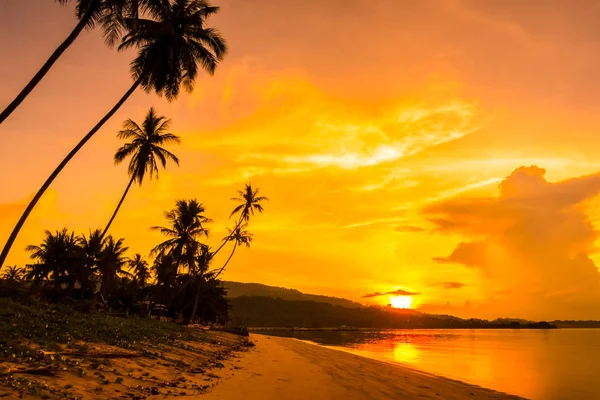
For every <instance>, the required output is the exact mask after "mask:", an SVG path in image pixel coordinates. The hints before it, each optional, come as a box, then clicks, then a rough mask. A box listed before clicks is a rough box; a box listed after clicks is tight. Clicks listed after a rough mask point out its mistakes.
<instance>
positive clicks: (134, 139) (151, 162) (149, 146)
mask: <svg viewBox="0 0 600 400" xmlns="http://www.w3.org/2000/svg"><path fill="white" fill-rule="evenodd" d="M170 122H171V120H167V119H165V117H159V116H158V115H156V112H155V111H154V108H150V111H148V114H147V115H146V118H145V119H144V122H143V124H142V126H141V127H140V126H139V125H138V124H136V123H135V122H134V121H133V120H131V119H128V120H127V121H125V123H124V124H123V130H121V131H120V132H119V134H118V136H117V137H118V138H119V139H131V142H129V143H126V144H125V145H123V146H122V147H121V148H120V149H119V150H118V151H117V153H116V154H115V164H117V165H118V164H120V163H121V162H123V160H125V158H127V157H129V156H131V160H130V161H129V168H128V171H127V172H128V173H129V176H130V177H131V179H130V180H129V184H128V185H127V188H125V193H123V196H122V197H121V200H120V201H119V204H117V208H116V209H115V212H114V213H113V215H112V216H111V217H110V220H109V221H108V224H106V228H104V231H103V232H102V236H104V235H106V232H108V229H109V228H110V225H111V224H112V222H113V220H114V219H115V217H116V216H117V213H118V212H119V208H121V205H122V204H123V201H124V200H125V197H126V196H127V193H128V192H129V189H130V188H131V185H133V183H134V182H137V183H138V184H139V185H140V186H141V185H142V182H143V181H144V177H145V176H146V174H148V175H149V177H150V179H152V178H153V177H156V178H158V165H159V164H161V165H162V167H163V168H166V167H167V159H170V160H172V161H173V162H174V163H175V164H177V165H179V159H178V158H177V157H176V156H175V155H174V154H173V153H171V152H169V151H168V150H166V149H164V148H162V147H161V146H163V145H165V144H169V143H180V140H179V137H178V136H175V135H174V134H172V133H168V132H167V130H168V129H169V124H170ZM157 159H158V162H157Z"/></svg>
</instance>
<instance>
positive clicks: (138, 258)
mask: <svg viewBox="0 0 600 400" xmlns="http://www.w3.org/2000/svg"><path fill="white" fill-rule="evenodd" d="M127 264H128V265H129V268H130V269H131V271H132V275H133V279H134V283H135V285H137V286H140V287H144V286H146V282H148V280H149V279H150V270H149V269H148V262H147V261H146V260H144V259H143V258H142V255H141V254H140V253H136V254H135V255H134V256H133V258H131V259H129V261H128V263H127Z"/></svg>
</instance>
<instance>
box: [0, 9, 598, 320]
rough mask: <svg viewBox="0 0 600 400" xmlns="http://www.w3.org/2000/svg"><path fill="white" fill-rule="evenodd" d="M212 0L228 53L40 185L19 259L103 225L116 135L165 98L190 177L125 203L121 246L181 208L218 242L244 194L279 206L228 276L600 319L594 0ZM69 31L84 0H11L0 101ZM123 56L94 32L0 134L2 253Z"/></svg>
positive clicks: (177, 176) (182, 171)
mask: <svg viewBox="0 0 600 400" xmlns="http://www.w3.org/2000/svg"><path fill="white" fill-rule="evenodd" d="M213 3H214V4H215V5H219V6H220V7H221V11H220V13H219V15H218V16H216V17H215V18H214V19H212V20H211V21H210V24H211V25H212V26H215V27H217V28H218V29H219V30H220V32H221V33H222V35H223V36H224V37H225V38H226V40H227V42H228V45H229V49H230V51H229V54H228V55H227V56H226V59H225V60H224V61H223V63H222V64H221V65H220V66H219V67H218V70H217V72H216V74H215V75H214V76H212V77H211V76H208V75H206V74H204V75H203V76H202V77H201V78H200V79H199V80H198V81H197V84H196V89H195V91H194V92H193V93H191V94H182V95H181V96H180V97H179V99H178V100H177V101H175V102H172V103H168V102H167V101H166V100H164V99H161V98H159V97H157V96H156V95H155V94H147V93H145V92H143V91H142V90H139V91H138V92H136V93H135V94H134V95H133V96H132V98H131V99H130V100H129V101H128V102H127V103H126V104H125V105H124V106H123V107H122V108H121V109H120V110H119V111H118V112H117V113H116V115H115V116H114V117H113V118H112V119H111V120H110V121H109V122H108V123H107V124H106V125H105V126H104V127H103V128H102V130H101V131H100V132H99V133H98V134H97V135H96V137H94V138H93V139H92V140H91V141H90V142H89V143H88V144H87V145H86V146H85V147H84V149H83V150H82V151H81V152H80V153H79V154H78V155H77V156H76V157H75V158H74V159H73V161H72V162H71V163H70V164H69V165H68V166H67V168H66V169H65V170H64V171H63V173H62V174H61V175H60V176H59V178H58V179H57V180H56V181H55V183H54V184H53V185H52V187H51V189H50V190H49V191H48V192H47V193H46V195H45V196H44V198H43V200H42V201H41V202H40V203H39V205H38V206H37V208H36V209H35V210H34V212H33V213H32V215H31V217H30V218H29V220H28V221H27V223H26V225H25V226H24V228H23V230H22V232H21V234H20V236H19V238H18V239H17V241H16V242H15V245H14V247H13V250H12V252H11V254H10V256H9V258H8V260H7V261H8V264H9V265H14V264H17V265H24V264H26V263H27V262H29V258H28V254H27V253H26V252H25V250H24V248H25V246H26V245H28V244H34V243H39V242H40V241H41V239H42V238H43V232H44V230H45V229H49V230H52V231H53V230H56V229H61V228H63V227H68V228H70V229H74V230H75V231H77V232H81V233H87V232H88V231H89V229H95V228H99V227H102V226H104V224H105V223H106V221H107V219H108V218H109V217H110V215H111V213H112V211H113V210H114V207H115V206H116V203H117V202H118V200H119V198H120V196H121V195H122V192H123V190H124V189H125V186H126V185H127V182H128V178H127V172H126V165H120V166H114V165H113V162H112V157H113V155H114V152H115V151H116V149H117V148H118V147H119V146H120V145H121V142H120V141H119V140H118V139H117V138H116V133H117V132H118V130H119V129H120V127H121V124H122V123H123V121H124V120H126V119H127V118H131V119H133V120H135V121H141V120H142V119H143V117H144V115H145V113H146V112H147V111H148V109H149V108H150V107H155V109H156V110H157V112H158V113H159V114H160V115H162V116H165V117H168V118H171V119H172V125H171V126H172V129H171V131H172V132H173V133H175V134H177V135H179V136H181V138H182V144H181V145H180V146H177V147H173V148H172V149H171V150H172V151H173V152H174V153H176V154H177V155H178V156H179V158H180V159H181V166H180V167H178V168H177V167H175V166H173V165H172V166H169V167H168V169H167V170H166V171H161V173H160V177H159V179H158V180H154V181H151V182H150V181H149V182H144V185H143V186H142V187H134V188H133V189H132V191H131V192H130V194H129V195H128V197H127V199H126V201H125V203H124V205H123V208H122V209H121V211H120V213H119V215H118V216H117V219H116V220H115V222H114V224H113V227H112V228H111V232H112V234H113V235H115V236H119V237H125V238H126V243H127V244H128V246H129V247H130V253H131V254H133V253H135V252H140V253H142V254H144V255H147V254H148V253H149V250H150V249H151V248H152V247H153V246H155V245H156V244H157V243H159V242H160V241H161V237H160V234H158V233H156V232H151V231H150V230H149V227H150V226H153V225H161V224H164V222H165V221H164V218H163V214H162V213H163V211H164V210H168V209H170V208H172V207H173V205H174V203H175V201H176V200H177V199H191V198H196V199H198V200H199V201H201V202H202V203H203V204H204V205H205V207H206V210H207V215H208V216H209V217H211V218H212V219H214V223H213V224H212V225H211V237H210V239H209V243H210V244H211V245H213V246H214V245H218V243H219V241H220V239H221V238H222V237H223V236H225V234H226V229H225V228H226V226H228V225H229V226H231V224H232V221H231V220H229V219H228V217H229V213H230V212H231V210H232V209H233V206H234V203H233V202H232V201H230V198H231V197H233V196H234V195H235V193H236V190H238V189H241V188H242V187H243V185H244V184H245V183H251V184H252V185H253V186H256V187H259V188H260V192H261V194H263V195H265V196H268V197H269V199H270V201H269V202H268V203H267V204H266V206H265V213H264V215H262V216H257V217H256V218H254V219H253V220H252V222H251V225H250V227H249V229H250V230H251V231H252V232H253V233H254V242H253V243H252V247H251V248H249V249H246V248H243V249H241V250H240V251H239V253H237V254H236V256H235V257H234V259H233V261H232V262H231V263H230V264H229V266H228V268H227V272H226V274H225V275H224V279H227V280H235V281H242V282H260V283H264V284H269V285H276V286H284V287H291V288H296V289H299V290H302V291H305V292H309V293H319V294H326V295H331V296H340V297H347V298H350V299H353V300H357V301H361V302H364V303H369V304H382V305H385V304H387V303H389V302H390V298H391V296H393V295H392V294H390V293H393V292H397V293H398V294H400V295H406V296H409V297H410V298H411V300H412V307H413V308H416V309H420V310H423V311H427V312H436V313H449V314H454V315H458V316H462V317H482V318H495V317H523V318H531V319H558V318H560V319H588V318H596V319H600V290H599V281H598V268H597V264H598V263H599V262H600V253H599V249H598V225H599V222H600V219H599V218H600V201H599V199H598V197H597V195H598V194H599V192H600V160H598V157H597V156H598V154H599V153H600V135H599V133H600V113H598V112H597V111H598V108H599V106H600V94H599V93H600V81H598V79H597V66H598V63H599V61H600V26H599V25H598V23H597V21H598V20H599V19H600V2H599V1H591V0H580V1H578V2H576V3H571V2H565V1H562V0H530V1H527V2H523V1H520V0H505V1H502V2H499V1H493V0H422V1H409V0H378V1H376V2H375V1H371V0H344V1H341V0H327V1H313V0H310V1H308V2H306V1H298V0H289V1H277V2H275V1H269V0H249V1H244V2H240V1H233V0H222V1H219V2H216V1H215V2H213ZM75 23H76V20H75V18H74V17H73V8H72V5H67V6H63V7H61V6H59V5H58V4H56V3H54V2H52V1H48V0H28V1H19V0H0V48H1V49H2V59H1V61H0V105H3V104H7V103H8V102H9V101H10V100H12V98H13V97H14V96H15V95H16V93H18V91H19V90H20V89H21V88H22V87H23V86H24V84H25V83H26V82H27V81H28V80H29V79H30V78H31V76H32V75H33V74H34V73H35V71H37V69H38V68H39V66H40V65H41V64H42V63H43V62H44V61H45V60H46V58H47V57H48V55H49V54H50V53H51V52H52V51H53V50H54V49H55V48H56V46H57V45H58V44H60V42H61V41H62V40H63V39H64V38H65V37H66V36H67V35H68V33H69V32H70V30H71V29H72V28H73V27H74V25H75ZM133 57H134V52H121V53H119V52H117V51H116V50H114V49H109V48H108V47H106V46H105V45H104V42H103V39H102V36H101V32H99V30H93V31H86V32H84V33H83V34H82V35H81V36H80V38H78V39H77V41H76V42H75V43H74V45H73V46H72V47H71V48H69V49H68V50H67V52H66V53H65V54H64V56H63V57H61V59H60V60H59V61H58V62H57V64H56V65H55V67H54V68H53V69H52V70H51V72H50V73H49V74H48V75H47V77H46V78H45V79H44V80H43V81H42V83H41V84H40V85H39V86H38V87H37V88H36V89H35V91H34V92H33V93H32V94H31V95H30V96H29V98H28V99H27V100H26V101H25V102H24V103H23V104H22V105H21V106H20V107H19V108H18V109H17V111H16V112H15V113H13V115H11V116H10V117H9V118H8V119H7V120H6V121H5V122H4V123H3V124H2V125H1V126H0V171H2V172H0V188H2V189H1V190H0V242H1V243H4V241H5V240H6V238H7V237H8V235H9V233H10V231H11V229H12V227H13V226H14V224H15V223H16V221H17V219H18V218H19V216H20V213H21V212H22V211H23V209H24V208H25V206H26V204H27V201H28V200H29V199H30V198H31V197H32V196H33V194H34V193H35V192H36V191H37V189H38V188H39V186H40V185H41V184H42V182H43V181H44V180H45V179H46V177H47V176H48V175H49V173H50V172H51V171H52V170H53V168H54V167H55V166H56V165H57V164H58V163H59V162H60V160H61V159H62V158H63V157H64V156H65V155H66V153H68V151H69V150H70V149H71V148H72V147H73V146H74V144H75V143H76V142H77V141H78V140H79V139H80V138H81V137H82V136H83V135H84V134H85V133H87V131H88V130H89V129H90V128H91V127H92V126H93V125H94V124H95V123H96V122H97V121H98V120H99V119H100V118H101V117H102V116H103V115H104V114H105V113H106V112H107V111H108V110H109V109H110V108H111V107H112V106H113V105H114V103H116V101H117V100H118V99H119V98H120V97H121V96H122V95H123V94H124V93H125V91H126V90H127V89H128V88H129V87H130V85H131V83H132V82H131V79H130V75H129V71H128V63H129V61H130V60H131V59H132V58H133ZM219 262H221V261H220V260H215V263H217V264H218V263H219ZM377 293H379V294H381V295H373V294H377ZM367 294H368V295H369V296H368V297H364V296H365V295H367ZM401 303H402V302H401Z"/></svg>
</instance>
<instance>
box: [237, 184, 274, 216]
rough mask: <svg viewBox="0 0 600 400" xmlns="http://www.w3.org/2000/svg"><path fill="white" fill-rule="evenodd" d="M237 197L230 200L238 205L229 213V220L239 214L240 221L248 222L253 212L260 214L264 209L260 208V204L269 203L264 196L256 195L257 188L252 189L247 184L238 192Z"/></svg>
mask: <svg viewBox="0 0 600 400" xmlns="http://www.w3.org/2000/svg"><path fill="white" fill-rule="evenodd" d="M238 195H239V197H232V198H231V200H233V201H239V202H241V204H239V205H238V206H237V207H236V208H234V209H233V211H232V212H231V215H230V216H229V217H230V218H231V217H233V216H234V215H235V214H238V213H239V214H240V221H249V220H250V216H251V215H254V212H255V211H258V212H259V213H262V212H263V210H264V208H263V206H262V204H261V203H262V202H264V201H269V199H268V198H267V197H265V196H262V197H261V196H259V195H258V188H256V189H252V185H251V184H249V183H247V184H246V186H245V187H244V190H238Z"/></svg>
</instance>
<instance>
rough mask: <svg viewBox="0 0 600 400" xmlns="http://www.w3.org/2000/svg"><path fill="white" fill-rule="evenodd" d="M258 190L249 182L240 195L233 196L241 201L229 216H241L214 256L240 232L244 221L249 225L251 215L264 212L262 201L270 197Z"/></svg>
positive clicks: (235, 199)
mask: <svg viewBox="0 0 600 400" xmlns="http://www.w3.org/2000/svg"><path fill="white" fill-rule="evenodd" d="M258 192H259V189H258V188H256V189H253V188H252V185H251V184H249V183H247V184H246V185H245V186H244V189H243V190H238V195H239V197H232V198H231V200H233V201H237V202H240V204H238V205H237V206H236V207H235V208H234V209H233V211H232V212H231V215H230V216H229V218H231V217H233V216H234V215H236V214H239V215H240V216H239V219H238V221H237V223H236V224H235V227H234V228H233V230H229V236H228V237H227V238H226V239H227V240H223V243H221V246H219V248H218V249H217V250H216V251H215V252H214V253H213V256H214V255H216V254H217V253H218V252H219V251H220V250H221V249H222V248H223V246H225V244H227V242H229V241H230V239H231V238H232V235H233V234H234V233H236V232H238V229H239V227H240V226H241V225H242V224H243V223H245V224H246V225H247V224H248V223H249V222H250V217H251V216H254V213H255V212H259V213H261V214H262V212H263V211H264V207H263V206H262V204H261V203H263V202H265V201H269V199H268V198H267V197H265V196H259V195H258Z"/></svg>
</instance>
